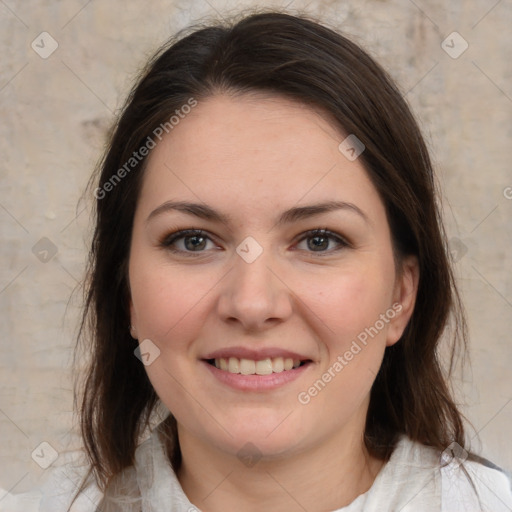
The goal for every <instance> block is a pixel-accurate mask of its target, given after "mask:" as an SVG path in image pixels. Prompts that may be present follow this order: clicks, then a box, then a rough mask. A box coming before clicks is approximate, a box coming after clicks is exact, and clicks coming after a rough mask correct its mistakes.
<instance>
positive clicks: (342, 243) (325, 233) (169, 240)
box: [160, 228, 350, 257]
mask: <svg viewBox="0 0 512 512" xmlns="http://www.w3.org/2000/svg"><path fill="white" fill-rule="evenodd" d="M193 236H197V237H204V238H207V239H208V240H210V241H212V242H213V240H212V239H211V238H210V236H208V233H206V231H203V230H202V229H183V230H180V231H175V232H174V233H170V234H168V235H166V236H165V237H164V238H163V239H162V240H161V241H160V245H161V246H162V247H164V248H165V249H167V250H169V251H171V252H173V253H180V254H183V255H186V256H187V257H189V256H191V257H194V256H196V255H197V254H201V253H203V252H205V251H184V250H181V249H176V248H174V247H173V244H174V243H176V242H177V241H178V240H181V239H184V238H188V237H193ZM315 237H324V238H328V239H330V240H334V241H336V242H337V243H338V244H339V246H338V247H337V248H335V249H331V250H327V251H307V252H309V253H311V254H314V255H315V256H319V257H322V256H324V255H329V254H332V253H333V252H335V251H339V250H341V249H344V248H346V247H349V246H350V244H349V243H348V242H347V241H346V240H345V239H344V238H343V237H342V236H341V235H339V234H337V233H334V232H333V231H330V230H328V229H326V228H324V229H312V230H309V231H306V232H304V233H302V235H301V238H300V239H299V240H298V241H297V244H298V243H300V242H302V241H304V240H307V239H308V238H315Z"/></svg>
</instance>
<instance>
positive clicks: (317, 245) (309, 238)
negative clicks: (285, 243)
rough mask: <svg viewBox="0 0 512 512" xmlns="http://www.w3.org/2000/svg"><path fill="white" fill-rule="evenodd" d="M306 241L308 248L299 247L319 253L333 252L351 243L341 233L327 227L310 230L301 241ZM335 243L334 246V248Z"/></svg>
mask: <svg viewBox="0 0 512 512" xmlns="http://www.w3.org/2000/svg"><path fill="white" fill-rule="evenodd" d="M304 241H305V242H306V248H304V247H299V249H302V250H307V251H309V252H317V253H331V252H333V251H336V250H340V249H343V248H344V247H347V246H348V245H349V244H348V243H347V242H346V241H345V240H344V239H343V238H342V237H341V236H340V235H338V234H336V233H333V232H332V231H328V230H327V229H315V230H312V231H308V232H307V233H305V236H303V237H302V238H301V240H300V242H301V243H302V242H304ZM299 245H300V244H299ZM333 245H334V248H332V246H333ZM330 246H331V248H330Z"/></svg>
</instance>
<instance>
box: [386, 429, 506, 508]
mask: <svg viewBox="0 0 512 512" xmlns="http://www.w3.org/2000/svg"><path fill="white" fill-rule="evenodd" d="M394 455H395V463H396V464H399V465H402V467H404V468H405V467H409V468H410V467H411V466H414V467H421V468H423V469H424V471H425V472H427V473H428V472H429V471H433V472H434V476H433V478H434V479H437V480H438V481H439V488H438V489H437V490H435V491H434V492H435V493H436V494H439V495H440V502H441V510H442V511H445V510H446V511H450V512H455V511H461V512H477V511H478V512H480V511H492V512H500V511H503V512H510V510H512V484H511V480H510V475H508V474H507V473H506V472H505V471H504V470H502V469H501V468H499V467H498V466H496V465H495V464H493V463H492V462H490V461H489V460H487V459H485V458H483V457H481V456H479V455H476V454H473V453H468V452H467V451H466V450H464V449H463V448H462V447H460V446H459V445H458V444H456V443H452V445H450V446H449V447H447V449H446V450H444V451H443V452H440V451H439V450H437V449H435V448H433V447H430V446H425V445H423V444H421V443H418V442H415V441H412V440H410V439H409V438H407V437H405V436H403V437H402V438H401V439H400V442H399V443H398V444H397V447H396V454H395V453H394Z"/></svg>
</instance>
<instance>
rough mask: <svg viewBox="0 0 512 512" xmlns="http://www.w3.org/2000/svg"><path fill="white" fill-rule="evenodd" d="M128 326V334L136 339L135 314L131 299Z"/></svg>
mask: <svg viewBox="0 0 512 512" xmlns="http://www.w3.org/2000/svg"><path fill="white" fill-rule="evenodd" d="M128 328H129V329H130V336H131V337H132V338H133V339H135V340H136V339H138V336H137V322H136V315H135V312H134V307H133V302H132V300H131V299H130V325H129V326H128Z"/></svg>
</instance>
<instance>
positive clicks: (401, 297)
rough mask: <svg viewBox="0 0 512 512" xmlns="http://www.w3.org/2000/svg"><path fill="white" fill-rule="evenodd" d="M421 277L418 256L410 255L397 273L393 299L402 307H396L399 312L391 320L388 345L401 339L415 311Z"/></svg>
mask: <svg viewBox="0 0 512 512" xmlns="http://www.w3.org/2000/svg"><path fill="white" fill-rule="evenodd" d="M419 277H420V272H419V263H418V258H416V256H408V257H407V258H405V259H404V260H403V262H402V269H401V272H400V273H399V274H398V275H397V279H396V283H395V290H394V295H393V299H394V304H399V305H400V309H399V308H398V307H397V308H396V311H397V314H396V316H395V317H394V318H393V319H392V321H391V322H390V325H389V328H388V333H387V340H386V345H387V346H391V345H394V344H395V343H396V342H397V341H398V340H399V339H400V337H401V336H402V334H403V332H404V330H405V328H406V326H407V323H408V322H409V320H410V318H411V316H412V314H413V312H414V306H415V304H416V295H417V293H418V283H419ZM398 309H399V310H398Z"/></svg>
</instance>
